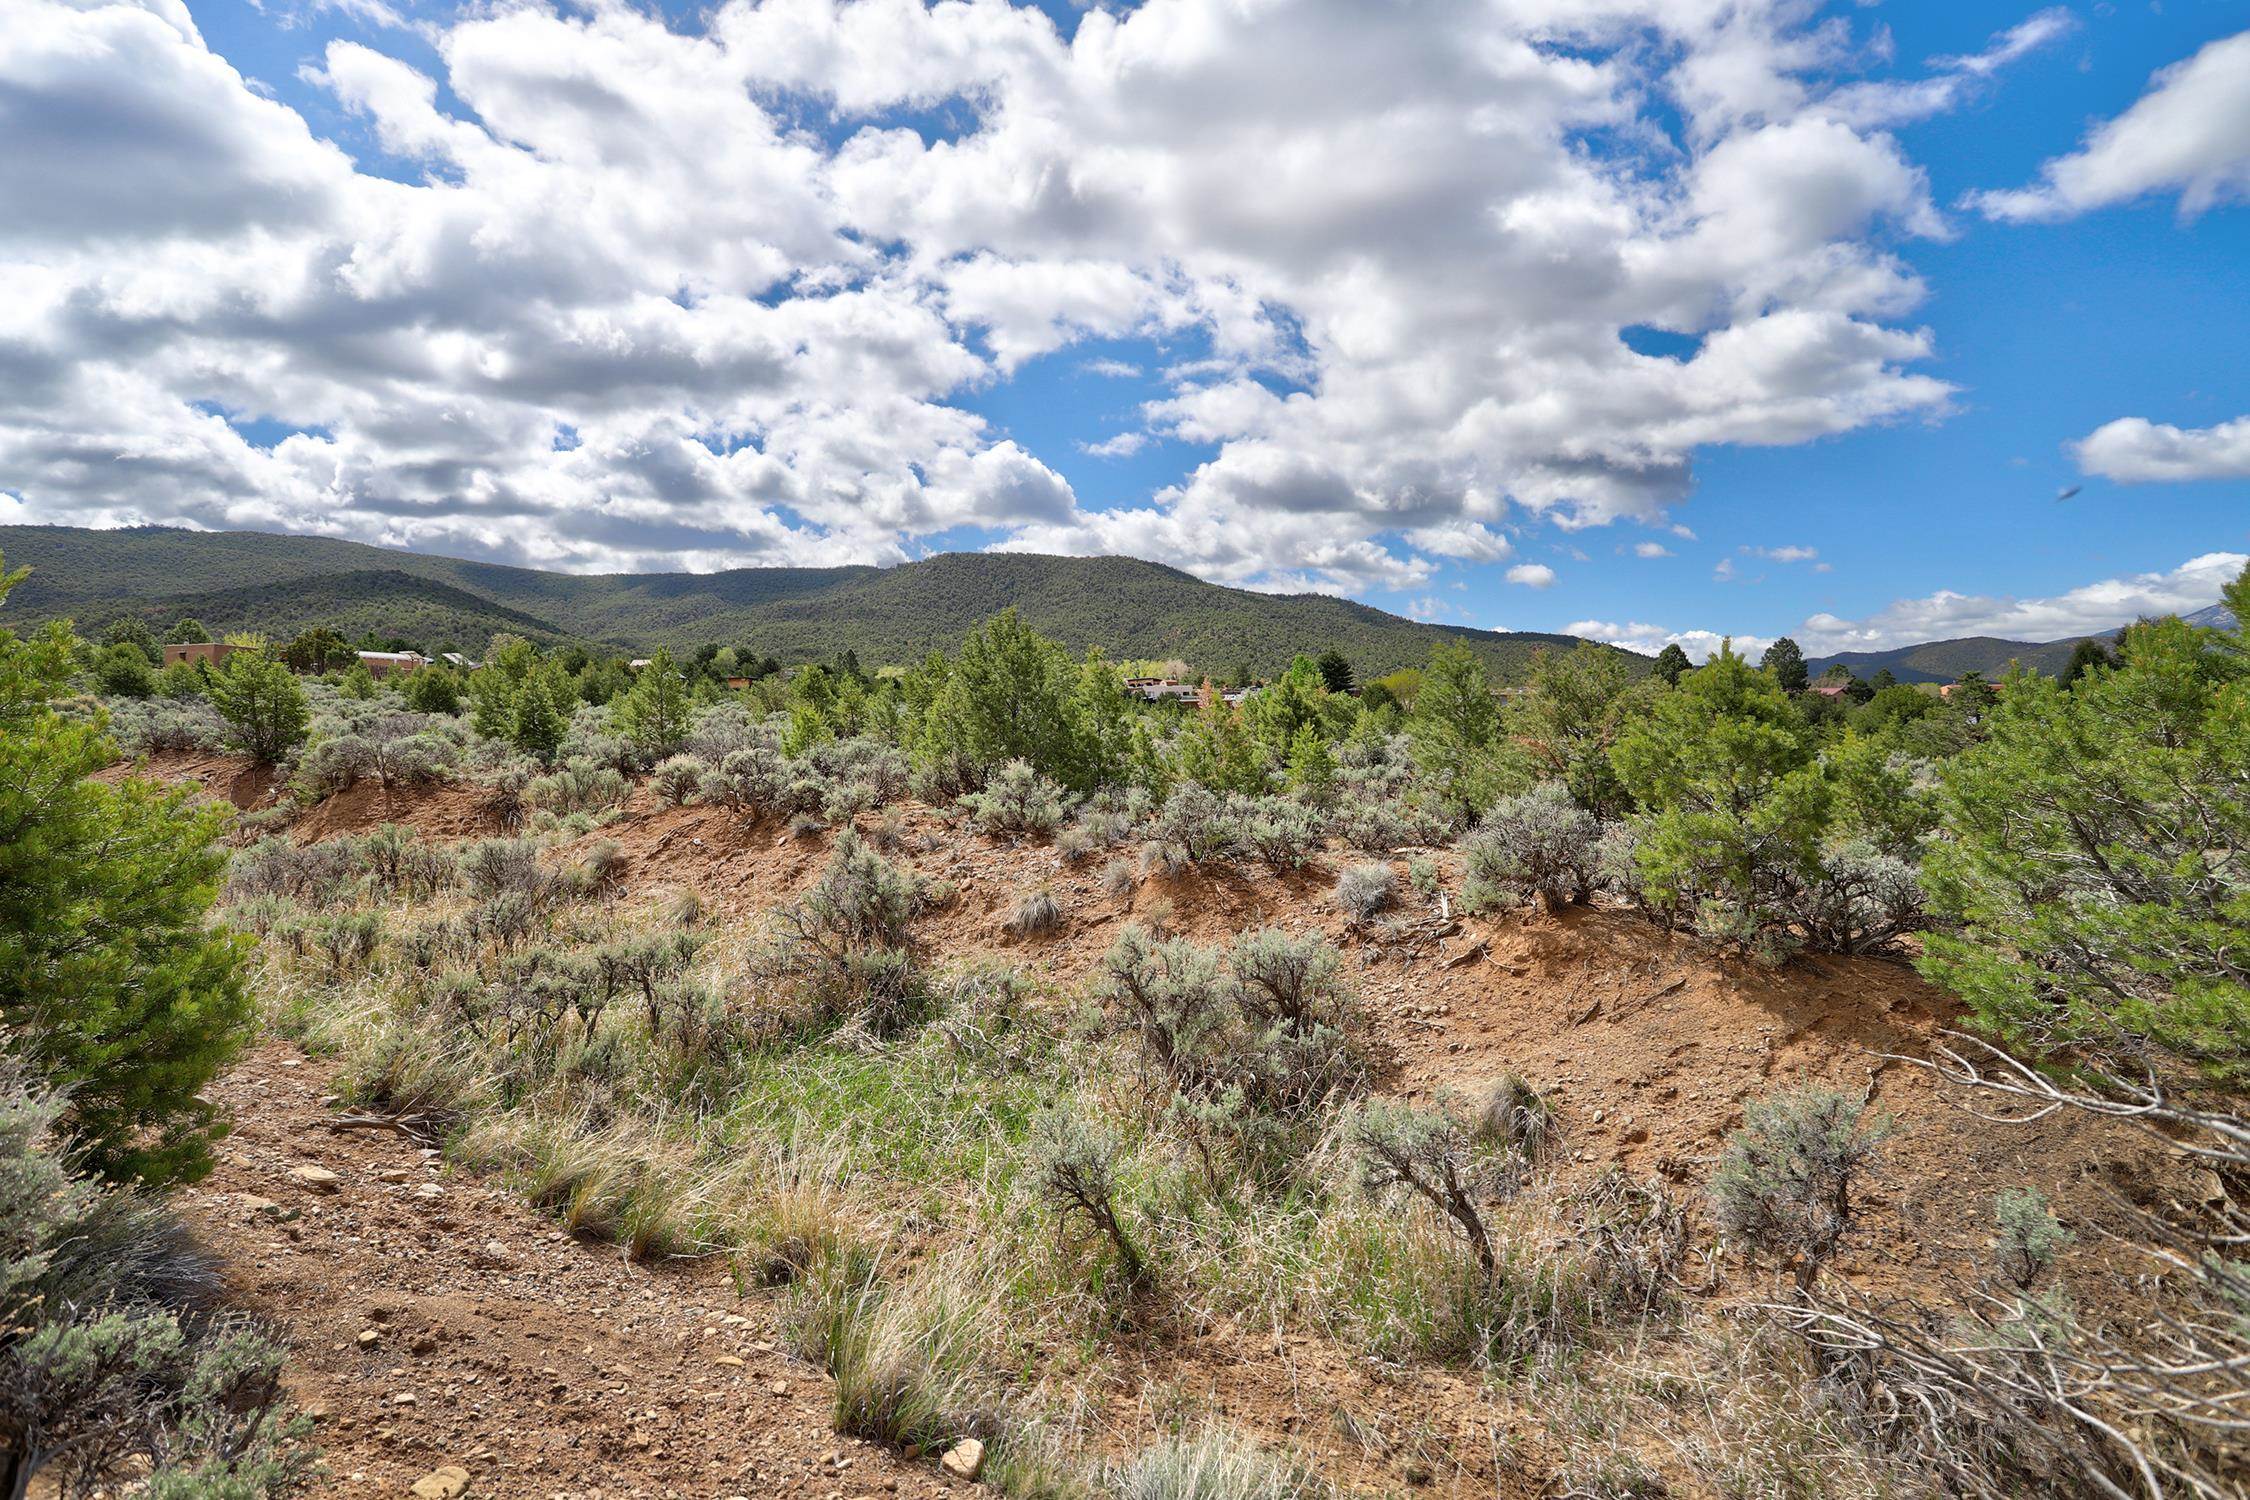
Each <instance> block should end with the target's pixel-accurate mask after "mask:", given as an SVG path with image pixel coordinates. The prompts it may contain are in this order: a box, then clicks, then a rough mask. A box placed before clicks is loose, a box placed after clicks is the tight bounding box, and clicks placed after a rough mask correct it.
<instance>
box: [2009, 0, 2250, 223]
mask: <svg viewBox="0 0 2250 1500" xmlns="http://www.w3.org/2000/svg"><path fill="white" fill-rule="evenodd" d="M2039 176H2040V180H2039V181H2038V182H2037V183H2035V184H2033V185H2032V186H2029V187H2024V188H2014V189H2006V190H1996V191H1992V192H1985V193H1978V194H1974V195H1972V196H1971V198H1970V202H1971V203H1972V204H1973V205H1974V206H1975V207H1977V208H1978V209H1980V210H1982V211H1983V212H1984V213H1986V214H1988V215H1990V216H1991V217H1993V218H1995V219H2066V218H2070V217H2072V216H2073V215H2076V214H2082V213H2086V212H2088V211H2090V210H2093V209H2097V208H2106V207H2108V206H2109V205H2111V204H2115V203H2127V202H2130V201H2132V200H2133V199H2136V198H2140V197H2143V196H2146V195H2147V194H2150V193H2178V194H2179V195H2180V211H2181V212H2182V213H2184V214H2191V215H2192V214H2198V213H2201V212H2203V211H2204V210H2205V209H2208V208H2210V207H2212V206H2213V205H2214V204H2218V203H2222V202H2225V201H2227V200H2229V199H2233V198H2240V197H2242V196H2244V195H2245V194H2246V193H2250V31H2244V32H2238V33H2236V34H2235V35H2233V36H2230V37H2223V38H2221V39H2220V40H2218V41H2215V42H2212V43H2210V44H2209V45H2207V46H2205V47H2204V48H2203V49H2202V50H2201V51H2199V52H2197V53H2196V54H2195V55H2194V56H2193V57H2190V58H2188V59H2186V60H2185V61H2183V62H2178V63H2175V64H2173V65H2172V66H2171V67H2168V68H2165V69H2163V70H2162V71H2160V72H2159V73H2157V74H2156V76H2155V77H2153V78H2151V79H2150V80H2149V86H2148V91H2147V92H2146V93H2144V94H2142V95H2141V97H2140V98H2139V99H2138V100H2136V101H2134V103H2133V105H2132V107H2131V108H2130V109H2127V110H2126V111H2125V113H2123V114H2121V115H2119V116H2117V118H2115V119H2113V120H2108V121H2104V122H2103V123H2102V124H2100V125H2098V126H2096V127H2095V128H2094V130H2093V131H2092V132H2091V133H2089V134H2088V135H2087V137H2086V143H2085V144H2084V145H2083V146H2081V147H2080V148H2079V149H2078V150H2076V151H2074V152H2072V153H2070V154H2069V155H2067V156H2059V157H2056V158H2055V159H2054V160H2052V161H2049V162H2048V163H2047V164H2046V165H2045V166H2043V167H2042V168H2040V174H2039Z"/></svg>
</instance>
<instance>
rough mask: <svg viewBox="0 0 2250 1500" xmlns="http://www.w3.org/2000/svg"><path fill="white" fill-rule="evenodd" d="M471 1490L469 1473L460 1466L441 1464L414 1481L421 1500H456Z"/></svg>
mask: <svg viewBox="0 0 2250 1500" xmlns="http://www.w3.org/2000/svg"><path fill="white" fill-rule="evenodd" d="M468 1488H469V1471H468V1470H467V1469H464V1468H462V1467H461V1466H460V1465H459V1464H440V1465H438V1466H437V1467H436V1468H434V1469H432V1470H430V1472H429V1473H427V1474H424V1475H423V1476H422V1477H421V1478H420V1479H417V1480H415V1481H414V1493H415V1494H416V1495H417V1496H419V1497H420V1500H455V1497H457V1496H459V1495H463V1494H466V1493H467V1492H468Z"/></svg>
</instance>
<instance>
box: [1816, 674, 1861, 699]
mask: <svg viewBox="0 0 2250 1500" xmlns="http://www.w3.org/2000/svg"><path fill="white" fill-rule="evenodd" d="M1812 690H1813V691H1814V692H1816V693H1818V694H1820V696H1821V697H1823V698H1841V697H1843V696H1844V694H1846V693H1848V692H1850V691H1851V690H1852V685H1851V684H1850V683H1848V682H1838V681H1836V680H1835V679H1833V678H1829V677H1823V678H1822V679H1821V680H1820V681H1818V682H1816V683H1814V684H1813V685H1812Z"/></svg>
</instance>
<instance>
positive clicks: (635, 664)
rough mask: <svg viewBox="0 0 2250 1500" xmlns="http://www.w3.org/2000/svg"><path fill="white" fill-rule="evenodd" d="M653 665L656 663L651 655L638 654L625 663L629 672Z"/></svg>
mask: <svg viewBox="0 0 2250 1500" xmlns="http://www.w3.org/2000/svg"><path fill="white" fill-rule="evenodd" d="M652 665H654V663H653V661H652V660H651V659H650V658H649V657H646V656H636V657H634V658H633V659H632V660H631V661H629V662H627V663H625V669H626V670H627V671H629V672H638V671H639V670H640V669H641V668H643V667H646V666H652Z"/></svg>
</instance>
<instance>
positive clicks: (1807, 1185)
mask: <svg viewBox="0 0 2250 1500" xmlns="http://www.w3.org/2000/svg"><path fill="white" fill-rule="evenodd" d="M1743 1116H1744V1119H1743V1124H1742V1128H1741V1129H1739V1130H1736V1131H1734V1132H1733V1133H1732V1134H1730V1135H1729V1136H1728V1137H1727V1142H1726V1149H1725V1150H1724V1151H1723V1152H1722V1153H1721V1155H1720V1157H1719V1167H1718V1170H1717V1171H1716V1172H1715V1173H1713V1174H1712V1178H1711V1202H1712V1206H1713V1207H1714V1209H1715V1210H1716V1211H1717V1215H1718V1220H1719V1227H1720V1228H1722V1229H1724V1230H1725V1231H1726V1232H1727V1233H1728V1234H1731V1235H1733V1236H1735V1237H1736V1238H1737V1239H1739V1240H1741V1241H1742V1242H1743V1244H1744V1245H1746V1246H1747V1247H1748V1248H1749V1249H1750V1250H1751V1251H1752V1252H1753V1253H1755V1252H1759V1251H1763V1252H1766V1253H1769V1254H1771V1255H1773V1256H1774V1257H1775V1259H1777V1260H1781V1261H1794V1262H1795V1276H1796V1281H1797V1286H1798V1289H1799V1290H1800V1291H1807V1290H1810V1289H1811V1287H1812V1286H1813V1284H1814V1282H1816V1281H1817V1280H1818V1279H1819V1276H1820V1271H1821V1268H1822V1267H1823V1266H1825V1265H1826V1264H1827V1263H1828V1262H1829V1261H1830V1260H1831V1259H1832V1258H1834V1256H1835V1254H1836V1251H1837V1249H1838V1247H1839V1246H1840V1245H1841V1244H1842V1243H1843V1239H1844V1236H1845V1235H1846V1234H1847V1233H1849V1232H1850V1230H1851V1227H1852V1221H1853V1218H1854V1215H1855V1213H1856V1205H1855V1203H1854V1202H1853V1199H1852V1189H1853V1187H1854V1186H1855V1185H1856V1184H1857V1182H1858V1179H1859V1177H1860V1176H1861V1175H1862V1174H1863V1173H1864V1172H1866V1171H1867V1170H1868V1169H1869V1168H1870V1167H1871V1166H1872V1165H1873V1164H1874V1162H1875V1160H1876V1158H1877V1154H1878V1152H1879V1151H1880V1149H1881V1147H1882V1144H1883V1141H1884V1140H1885V1139H1886V1138H1887V1137H1888V1136H1889V1134H1890V1129H1891V1127H1890V1124H1889V1122H1888V1121H1887V1120H1885V1119H1882V1118H1880V1117H1878V1118H1874V1119H1870V1118H1869V1117H1868V1114H1867V1106H1866V1103H1865V1102H1864V1101H1862V1100H1858V1099H1854V1098H1852V1097H1851V1096H1850V1095H1848V1094H1843V1093H1839V1092H1838V1091H1836V1090H1834V1089H1829V1088H1819V1087H1813V1088H1805V1089H1800V1090H1797V1091H1795V1092H1793V1093H1787V1094H1779V1095H1775V1096H1772V1097H1770V1098H1766V1099H1759V1100H1753V1101H1752V1102H1751V1103H1750V1104H1748V1105H1746V1106H1745V1107H1744V1109H1743Z"/></svg>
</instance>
